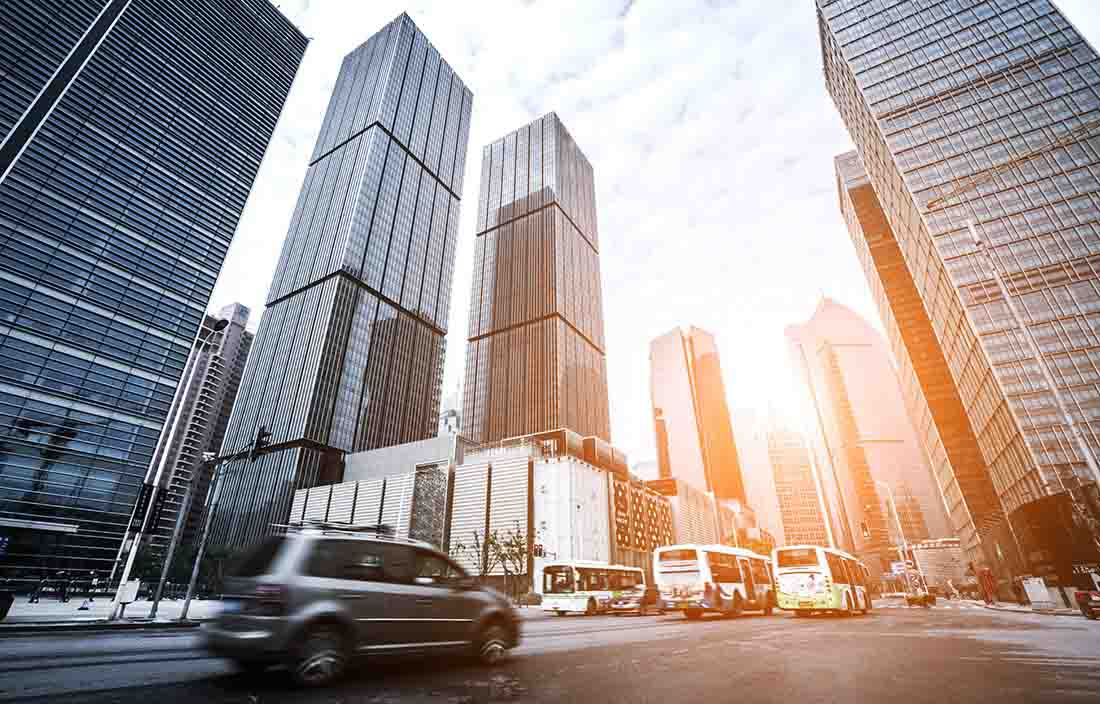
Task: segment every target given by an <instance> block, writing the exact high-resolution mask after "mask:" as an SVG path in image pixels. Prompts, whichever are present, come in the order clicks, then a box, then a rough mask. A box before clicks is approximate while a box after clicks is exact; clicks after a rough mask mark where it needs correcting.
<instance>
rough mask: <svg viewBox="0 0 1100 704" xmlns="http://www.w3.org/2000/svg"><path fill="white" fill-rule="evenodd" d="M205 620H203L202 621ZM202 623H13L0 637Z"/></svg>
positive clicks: (183, 627)
mask: <svg viewBox="0 0 1100 704" xmlns="http://www.w3.org/2000/svg"><path fill="white" fill-rule="evenodd" d="M204 620H205V619H204ZM202 623H203V621H201V620H200V621H191V620H187V621H183V622H180V621H120V622H118V623H112V622H108V621H83V622H81V621H76V622H74V621H68V622H62V623H26V624H21V623H13V624H11V625H7V626H5V625H0V636H3V635H38V634H41V635H46V634H51V633H110V632H114V631H140V630H158V631H165V630H189V629H192V628H198V627H199V626H201V625H202Z"/></svg>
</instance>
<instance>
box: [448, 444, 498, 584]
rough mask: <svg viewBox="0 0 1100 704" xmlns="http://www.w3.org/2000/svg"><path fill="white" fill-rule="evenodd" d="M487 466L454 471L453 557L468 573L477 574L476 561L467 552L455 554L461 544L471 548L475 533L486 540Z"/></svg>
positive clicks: (462, 468)
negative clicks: (457, 546) (456, 548)
mask: <svg viewBox="0 0 1100 704" xmlns="http://www.w3.org/2000/svg"><path fill="white" fill-rule="evenodd" d="M488 476H489V465H488V464H487V463H481V464H472V465H467V466H463V467H458V468H457V469H456V470H455V484H454V500H453V502H452V505H451V554H452V556H453V557H454V558H455V560H456V561H457V562H458V563H459V564H460V565H462V566H463V567H464V568H466V569H467V570H469V571H471V572H473V573H475V574H477V573H478V564H477V559H476V557H474V556H471V555H470V554H469V552H468V551H463V552H462V553H456V551H455V546H456V545H457V544H458V543H465V544H467V545H469V544H470V543H471V542H472V541H473V536H474V533H475V532H476V533H477V535H478V536H479V538H480V539H481V540H484V537H485V509H486V505H485V502H486V498H487V490H488V488H489V487H488Z"/></svg>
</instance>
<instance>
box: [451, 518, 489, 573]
mask: <svg viewBox="0 0 1100 704" xmlns="http://www.w3.org/2000/svg"><path fill="white" fill-rule="evenodd" d="M496 542H497V536H496V531H493V532H492V533H489V534H488V536H486V537H485V538H483V537H482V534H481V532H480V531H476V530H472V531H470V541H469V542H465V541H463V540H458V541H453V542H452V543H451V550H450V555H451V557H452V558H454V559H455V560H457V561H459V562H464V563H466V564H468V565H469V564H472V565H474V575H475V576H476V577H477V579H478V581H479V582H480V581H482V580H483V579H484V578H485V576H486V575H489V574H492V572H493V570H495V569H496V568H497V567H498V566H499V565H500V551H499V550H498V549H497V548H496V547H495V544H496Z"/></svg>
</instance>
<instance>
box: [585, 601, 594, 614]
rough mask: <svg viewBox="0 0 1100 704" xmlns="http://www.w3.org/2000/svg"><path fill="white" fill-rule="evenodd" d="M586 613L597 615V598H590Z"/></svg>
mask: <svg viewBox="0 0 1100 704" xmlns="http://www.w3.org/2000/svg"><path fill="white" fill-rule="evenodd" d="M584 615H585V616H595V615H596V600H595V599H589V600H588V605H587V606H585V607H584Z"/></svg>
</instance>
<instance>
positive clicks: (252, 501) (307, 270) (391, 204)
mask: <svg viewBox="0 0 1100 704" xmlns="http://www.w3.org/2000/svg"><path fill="white" fill-rule="evenodd" d="M472 101H473V95H472V93H470V91H469V90H468V89H467V88H466V86H465V85H464V84H463V82H462V80H461V79H460V78H459V77H458V76H457V75H456V74H455V72H454V71H453V70H452V69H451V67H450V66H449V65H448V64H447V62H446V61H444V60H443V59H442V58H441V57H440V55H439V51H438V50H437V49H436V48H435V47H434V46H432V45H431V43H430V42H429V41H428V39H427V37H425V36H424V34H423V33H422V32H421V31H420V30H419V29H418V28H417V27H416V25H415V24H413V21H412V20H411V19H410V18H409V17H408V15H405V14H402V15H400V16H399V17H397V18H396V19H394V20H393V21H392V22H390V23H389V24H388V25H386V26H385V27H384V28H383V29H382V30H380V31H379V32H378V33H377V34H375V35H374V36H373V37H371V38H370V39H368V40H367V42H366V43H365V44H363V45H362V46H360V47H359V48H357V49H355V50H354V51H352V52H351V53H350V54H348V55H347V56H346V57H345V58H344V62H343V65H342V66H341V68H340V74H339V76H338V77H337V79H336V87H335V89H334V90H333V94H332V97H331V99H330V100H329V104H328V111H327V112H326V113H325V117H324V121H323V122H322V124H321V131H320V134H319V135H318V137H317V144H316V147H315V148H314V150H313V156H312V157H311V158H310V162H309V168H308V170H307V171H306V176H305V183H304V184H303V185H302V191H301V195H300V196H299V197H298V204H297V206H296V207H295V209H294V214H293V217H292V218H291V221H290V228H289V231H288V233H287V238H286V241H285V243H284V244H283V251H282V255H281V257H280V258H279V262H278V265H277V266H276V269H275V274H274V277H273V280H272V282H271V290H270V292H269V293H268V296H267V310H266V311H264V315H263V318H262V319H261V321H260V326H259V330H258V331H257V333H256V342H255V345H254V349H253V352H252V355H251V357H250V358H249V360H248V364H247V366H246V367H245V373H244V380H243V381H242V382H241V391H240V394H239V395H238V399H237V404H236V405H235V406H234V407H233V415H232V417H231V418H230V421H229V429H228V430H227V431H226V437H225V443H224V444H223V447H222V449H223V454H224V453H231V452H237V451H241V450H245V449H247V448H249V446H250V445H251V444H252V442H253V440H254V438H255V437H256V433H257V431H258V430H259V429H260V428H263V429H264V430H265V431H266V432H268V433H271V436H270V443H271V444H272V445H278V446H279V448H280V449H279V451H276V452H272V453H271V454H268V455H267V456H265V457H263V458H262V459H258V460H257V461H256V462H254V463H248V462H242V463H238V464H234V463H230V465H229V466H230V469H229V470H228V474H227V483H226V485H225V488H224V494H223V495H222V496H223V497H224V498H223V501H224V503H222V506H221V508H220V509H219V518H218V520H217V522H216V523H215V529H214V533H213V536H214V539H215V541H216V543H217V544H220V545H223V546H227V547H230V548H233V547H240V546H242V545H246V544H248V543H251V542H253V541H255V540H257V539H259V538H260V537H262V536H263V535H264V534H265V533H266V532H267V531H268V530H270V524H272V523H282V522H285V520H286V517H287V515H288V513H289V510H290V502H291V497H292V495H293V493H294V490H295V489H301V488H304V487H310V486H315V485H318V484H327V483H332V482H334V481H338V480H339V479H340V477H341V474H342V469H341V466H340V465H341V461H340V457H341V455H342V453H345V452H357V451H360V450H369V449H374V448H378V447H383V446H388V445H396V444H400V443H405V442H411V441H414V440H422V439H425V438H429V437H434V436H435V435H436V433H437V432H438V426H439V396H440V384H441V381H442V379H441V374H442V369H443V341H444V336H445V335H446V333H447V318H448V314H449V311H450V299H451V275H452V272H453V269H454V258H455V244H456V237H457V230H458V213H459V198H460V195H461V193H462V180H463V172H464V171H465V163H466V142H467V140H468V137H469V129H470V110H471V105H472Z"/></svg>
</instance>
